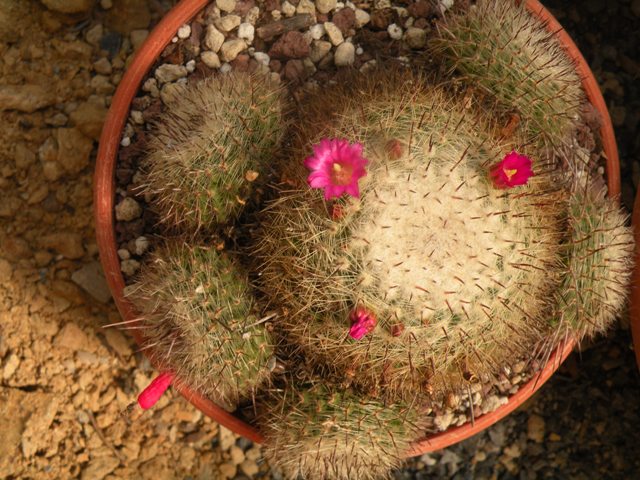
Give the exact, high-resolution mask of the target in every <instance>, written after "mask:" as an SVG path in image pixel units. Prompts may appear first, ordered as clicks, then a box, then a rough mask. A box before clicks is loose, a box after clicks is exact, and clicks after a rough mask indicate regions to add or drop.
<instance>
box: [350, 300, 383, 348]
mask: <svg viewBox="0 0 640 480" xmlns="http://www.w3.org/2000/svg"><path fill="white" fill-rule="evenodd" d="M349 320H351V328H350V329H349V335H350V336H351V338H354V339H356V340H360V339H361V338H362V337H364V336H365V335H366V334H367V333H371V332H372V331H373V329H374V328H376V324H377V323H378V320H376V316H375V315H374V314H373V313H372V312H370V311H369V310H367V309H366V308H364V307H358V308H356V309H355V310H353V311H352V312H351V313H350V314H349Z"/></svg>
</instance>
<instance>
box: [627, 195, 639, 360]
mask: <svg viewBox="0 0 640 480" xmlns="http://www.w3.org/2000/svg"><path fill="white" fill-rule="evenodd" d="M631 224H632V225H633V236H634V237H635V241H636V254H635V259H634V261H635V264H636V268H635V269H634V270H633V276H632V277H631V285H632V290H631V305H630V308H629V316H630V318H631V335H632V336H633V351H634V352H636V362H637V363H638V368H640V291H639V290H638V286H639V285H640V268H638V266H639V265H640V190H638V191H637V192H636V200H635V202H634V204H633V216H632V217H631Z"/></svg>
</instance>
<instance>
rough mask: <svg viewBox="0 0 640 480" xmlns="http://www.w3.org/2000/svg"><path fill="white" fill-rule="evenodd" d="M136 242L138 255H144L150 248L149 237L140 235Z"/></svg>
mask: <svg viewBox="0 0 640 480" xmlns="http://www.w3.org/2000/svg"><path fill="white" fill-rule="evenodd" d="M134 243H135V246H136V255H142V254H143V253H144V252H146V251H147V249H148V248H149V239H148V238H147V237H138V238H136V241H135V242H134Z"/></svg>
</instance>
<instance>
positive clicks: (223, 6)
mask: <svg viewBox="0 0 640 480" xmlns="http://www.w3.org/2000/svg"><path fill="white" fill-rule="evenodd" d="M216 6H217V7H218V8H219V9H220V10H222V11H223V12H227V13H231V12H233V11H234V10H235V9H236V0H216Z"/></svg>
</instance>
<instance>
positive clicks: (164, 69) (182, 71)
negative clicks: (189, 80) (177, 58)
mask: <svg viewBox="0 0 640 480" xmlns="http://www.w3.org/2000/svg"><path fill="white" fill-rule="evenodd" d="M187 73H189V72H188V71H187V68H186V67H184V66H183V65H174V64H172V63H165V64H164V65H160V66H159V67H158V68H156V71H155V77H156V79H157V80H158V82H160V83H169V82H175V81H176V80H178V79H179V78H183V77H186V76H187Z"/></svg>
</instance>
